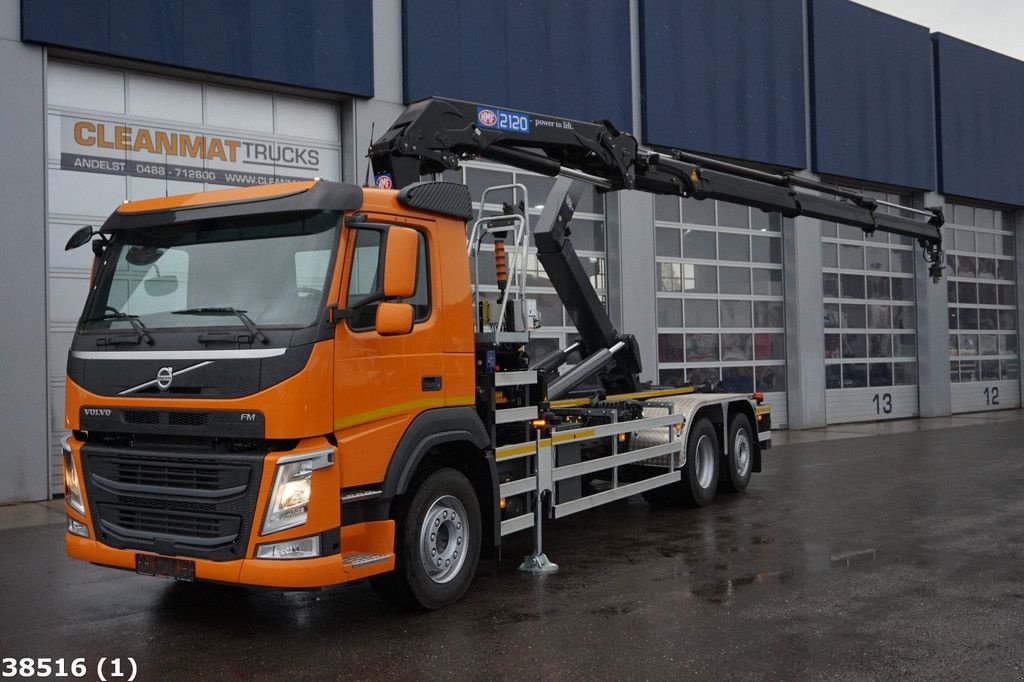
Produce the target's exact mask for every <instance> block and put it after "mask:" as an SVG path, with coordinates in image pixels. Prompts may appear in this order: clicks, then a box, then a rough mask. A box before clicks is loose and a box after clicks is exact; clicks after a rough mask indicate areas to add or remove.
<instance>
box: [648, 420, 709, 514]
mask: <svg viewBox="0 0 1024 682" xmlns="http://www.w3.org/2000/svg"><path fill="white" fill-rule="evenodd" d="M719 453H721V449H720V448H719V447H718V434H717V433H716V431H715V425H714V424H712V423H711V421H710V420H708V419H706V418H701V419H698V420H697V421H696V422H694V424H693V427H692V428H691V429H690V435H689V436H688V437H687V440H686V466H684V467H683V470H682V473H683V477H682V480H681V481H679V482H678V483H673V484H672V485H668V486H665V487H663V488H655V489H654V490H648V491H647V492H645V493H644V499H645V500H647V501H648V502H650V503H651V504H654V505H664V504H680V503H681V504H685V505H687V506H691V507H704V506H707V505H709V504H711V501H712V500H713V499H715V489H716V487H717V486H718V467H719V460H720V459H721V457H720V455H719Z"/></svg>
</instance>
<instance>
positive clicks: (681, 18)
mask: <svg viewBox="0 0 1024 682" xmlns="http://www.w3.org/2000/svg"><path fill="white" fill-rule="evenodd" d="M640 7H641V13H642V16H641V58H642V62H643V68H642V71H643V83H642V88H643V121H644V124H643V137H644V140H645V141H646V142H648V143H650V144H655V145H664V146H669V147H679V148H682V149H687V150H691V151H696V152H704V153H709V154H717V155H722V156H728V157H733V158H737V159H745V160H750V161H758V162H762V163H769V164H775V165H779V166H787V167H790V168H804V167H806V160H807V150H806V126H805V120H804V48H803V45H804V38H803V35H804V28H803V27H804V21H803V2H802V1H801V0H645V2H642V3H641V5H640Z"/></svg>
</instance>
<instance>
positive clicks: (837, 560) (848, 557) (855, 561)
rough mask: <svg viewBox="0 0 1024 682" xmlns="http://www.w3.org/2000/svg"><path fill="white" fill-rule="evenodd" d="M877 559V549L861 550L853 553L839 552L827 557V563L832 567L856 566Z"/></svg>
mask: <svg viewBox="0 0 1024 682" xmlns="http://www.w3.org/2000/svg"><path fill="white" fill-rule="evenodd" d="M877 557H878V550H877V549H861V550H857V551H853V552H840V553H839V554H832V555H830V556H829V558H828V561H829V563H830V564H831V565H832V566H833V567H834V566H847V567H849V566H857V565H860V564H866V563H870V562H872V561H874V560H875V559H876V558H877Z"/></svg>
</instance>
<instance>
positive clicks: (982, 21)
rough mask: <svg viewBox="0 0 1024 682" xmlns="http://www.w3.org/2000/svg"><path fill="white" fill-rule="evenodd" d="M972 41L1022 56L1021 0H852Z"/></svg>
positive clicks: (1023, 24)
mask: <svg viewBox="0 0 1024 682" xmlns="http://www.w3.org/2000/svg"><path fill="white" fill-rule="evenodd" d="M855 2H857V3H858V4H861V5H867V6H868V7H873V8H875V9H877V10H881V11H882V12H885V13H886V14H892V15H893V16H897V17H900V18H901V19H906V20H908V21H912V22H914V23H915V24H921V25H922V26H927V27H928V28H930V29H931V30H932V31H935V32H938V33H945V34H947V35H951V36H955V37H957V38H961V39H962V40H966V41H967V42H969V43H974V44H975V45H981V46H982V47H987V48H988V49H990V50H995V51H996V52H1002V53H1003V54H1007V55H1010V56H1011V57H1015V58H1016V59H1021V60H1024V40H1022V39H1021V38H1022V31H1024V1H1022V0H855Z"/></svg>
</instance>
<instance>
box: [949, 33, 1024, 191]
mask: <svg viewBox="0 0 1024 682" xmlns="http://www.w3.org/2000/svg"><path fill="white" fill-rule="evenodd" d="M932 38H933V41H934V45H935V62H936V83H937V88H938V98H937V101H938V107H939V158H940V164H941V165H940V177H941V188H942V191H943V192H945V193H947V194H955V195H959V196H963V197H970V198H975V199H986V200H989V201H997V202H1002V203H1007V204H1014V205H1018V206H1020V205H1024V124H1022V122H1021V112H1022V111H1024V62H1020V61H1017V60H1015V59H1011V58H1009V57H1006V56H1003V55H1001V54H997V53H995V52H991V51H989V50H986V49H983V48H981V47H978V46H977V45H972V44H970V43H965V42H963V41H962V40H957V39H956V38H951V37H950V36H947V35H942V34H938V33H937V34H935V35H934V36H933V37H932Z"/></svg>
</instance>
